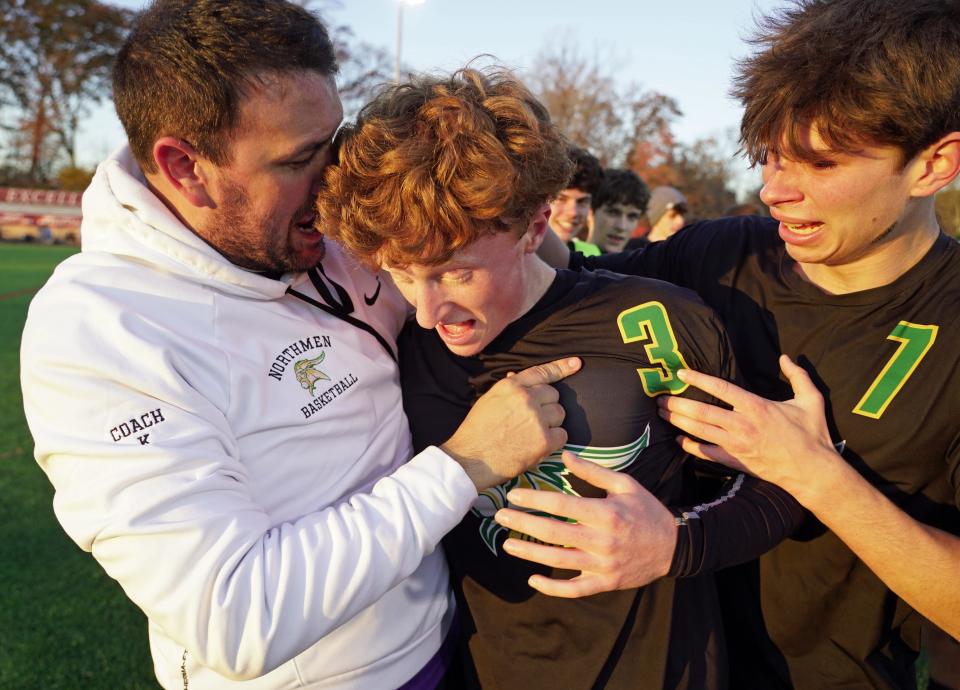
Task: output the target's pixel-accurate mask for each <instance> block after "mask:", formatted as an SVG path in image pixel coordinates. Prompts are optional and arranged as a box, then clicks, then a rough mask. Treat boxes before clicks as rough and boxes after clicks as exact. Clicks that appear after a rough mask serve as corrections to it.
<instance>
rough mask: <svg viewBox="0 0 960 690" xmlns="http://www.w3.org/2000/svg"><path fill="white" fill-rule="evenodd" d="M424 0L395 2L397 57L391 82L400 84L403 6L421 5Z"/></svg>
mask: <svg viewBox="0 0 960 690" xmlns="http://www.w3.org/2000/svg"><path fill="white" fill-rule="evenodd" d="M424 2H426V0H397V56H396V61H395V62H394V65H393V81H394V83H397V84H399V83H400V52H401V48H402V47H403V6H404V5H422V4H423V3H424Z"/></svg>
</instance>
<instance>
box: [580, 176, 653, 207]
mask: <svg viewBox="0 0 960 690" xmlns="http://www.w3.org/2000/svg"><path fill="white" fill-rule="evenodd" d="M649 203H650V188H649V187H648V186H647V184H646V183H645V182H644V181H643V180H641V179H640V176H639V175H637V173H635V172H634V171H633V170H621V169H618V168H608V169H607V170H605V171H604V173H603V182H601V183H600V187H599V188H598V189H597V191H596V192H595V193H594V195H593V197H592V198H591V199H590V206H591V207H593V210H594V211H596V210H597V209H598V208H600V207H601V206H610V205H612V204H626V205H629V206H636V207H637V208H638V209H640V211H641V212H642V213H645V212H646V210H647V204H649Z"/></svg>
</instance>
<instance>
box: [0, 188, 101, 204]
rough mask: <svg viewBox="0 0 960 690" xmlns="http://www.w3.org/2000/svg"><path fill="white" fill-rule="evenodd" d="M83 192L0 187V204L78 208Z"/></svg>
mask: <svg viewBox="0 0 960 690" xmlns="http://www.w3.org/2000/svg"><path fill="white" fill-rule="evenodd" d="M82 196H83V192H65V191H63V190H62V189H19V188H17V187H0V203H7V204H31V205H34V206H75V207H77V208H79V207H80V198H81V197H82Z"/></svg>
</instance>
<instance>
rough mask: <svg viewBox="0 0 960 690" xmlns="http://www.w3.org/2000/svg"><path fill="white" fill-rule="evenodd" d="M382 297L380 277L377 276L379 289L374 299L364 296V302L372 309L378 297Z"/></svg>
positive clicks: (374, 294)
mask: <svg viewBox="0 0 960 690" xmlns="http://www.w3.org/2000/svg"><path fill="white" fill-rule="evenodd" d="M379 296H380V276H377V289H376V290H375V291H374V293H373V297H367V296H366V294H364V296H363V301H364V302H366V303H367V306H368V307H372V306H373V305H374V304H375V303H376V301H377V297H379Z"/></svg>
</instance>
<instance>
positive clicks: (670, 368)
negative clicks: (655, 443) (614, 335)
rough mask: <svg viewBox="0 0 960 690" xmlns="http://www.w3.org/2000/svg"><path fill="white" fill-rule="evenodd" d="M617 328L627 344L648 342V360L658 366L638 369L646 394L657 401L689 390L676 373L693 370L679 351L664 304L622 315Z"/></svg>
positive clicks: (621, 313) (645, 304)
mask: <svg viewBox="0 0 960 690" xmlns="http://www.w3.org/2000/svg"><path fill="white" fill-rule="evenodd" d="M617 325H618V326H619V327H620V335H621V336H622V337H623V342H625V343H633V342H636V341H638V340H639V341H648V344H647V345H646V346H645V349H646V351H647V358H648V359H649V360H650V364H652V365H654V366H652V367H649V368H647V367H640V368H638V369H637V373H638V374H640V381H641V383H642V384H643V391H644V393H646V394H647V395H648V396H649V397H651V398H653V397H655V396H657V395H662V394H663V393H670V394H671V395H676V394H677V393H682V392H683V391H685V390H686V389H687V384H685V383H684V382H683V381H681V380H680V379H678V378H677V377H676V371H677V370H678V369H688V368H689V367H688V366H687V363H686V362H685V361H683V355H681V354H680V351H679V350H678V349H677V339H676V337H674V335H673V327H672V326H671V325H670V319H669V318H668V317H667V310H666V309H664V308H663V305H662V304H660V302H646V303H644V304H640V305H638V306H636V307H631V308H630V309H626V310H624V311H622V312H620V315H619V316H618V317H617Z"/></svg>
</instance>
